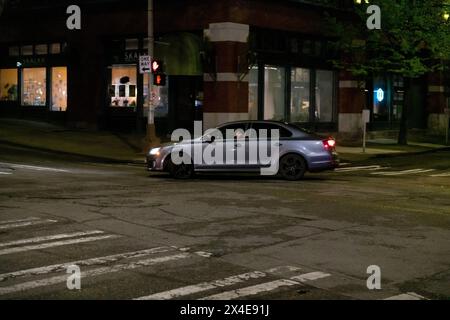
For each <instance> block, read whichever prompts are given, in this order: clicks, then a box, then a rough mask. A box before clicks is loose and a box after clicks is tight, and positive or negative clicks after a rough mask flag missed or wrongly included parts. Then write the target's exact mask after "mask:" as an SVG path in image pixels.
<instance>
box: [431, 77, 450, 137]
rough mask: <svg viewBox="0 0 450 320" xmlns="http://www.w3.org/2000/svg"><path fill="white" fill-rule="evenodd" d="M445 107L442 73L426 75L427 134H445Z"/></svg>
mask: <svg viewBox="0 0 450 320" xmlns="http://www.w3.org/2000/svg"><path fill="white" fill-rule="evenodd" d="M446 107H447V98H446V96H445V86H444V76H443V74H442V72H435V73H431V74H429V75H428V93H427V112H428V126H427V128H428V133H429V134H432V135H443V134H445V126H446V125H447V116H446V115H445V113H444V109H445V108H446Z"/></svg>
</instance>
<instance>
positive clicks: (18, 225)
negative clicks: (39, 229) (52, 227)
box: [0, 219, 58, 230]
mask: <svg viewBox="0 0 450 320" xmlns="http://www.w3.org/2000/svg"><path fill="white" fill-rule="evenodd" d="M55 222H58V221H57V220H50V219H47V220H36V221H24V222H18V223H11V224H2V225H0V230H6V229H15V228H21V227H28V226H34V225H37V224H45V223H55Z"/></svg>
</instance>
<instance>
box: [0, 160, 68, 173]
mask: <svg viewBox="0 0 450 320" xmlns="http://www.w3.org/2000/svg"><path fill="white" fill-rule="evenodd" d="M0 165H3V166H9V167H11V168H15V169H28V170H36V171H50V172H65V173H68V172H70V171H69V170H64V169H56V168H49V167H39V166H30V165H24V164H16V163H6V162H0Z"/></svg>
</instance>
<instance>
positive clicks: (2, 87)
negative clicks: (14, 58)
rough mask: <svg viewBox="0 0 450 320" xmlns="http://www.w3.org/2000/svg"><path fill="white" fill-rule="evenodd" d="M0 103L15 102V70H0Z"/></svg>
mask: <svg viewBox="0 0 450 320" xmlns="http://www.w3.org/2000/svg"><path fill="white" fill-rule="evenodd" d="M0 101H17V69H0Z"/></svg>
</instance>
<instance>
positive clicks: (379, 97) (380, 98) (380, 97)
mask: <svg viewBox="0 0 450 320" xmlns="http://www.w3.org/2000/svg"><path fill="white" fill-rule="evenodd" d="M375 92H376V94H377V100H378V102H382V101H383V100H384V91H383V89H381V88H380V89H378V90H375Z"/></svg>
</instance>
